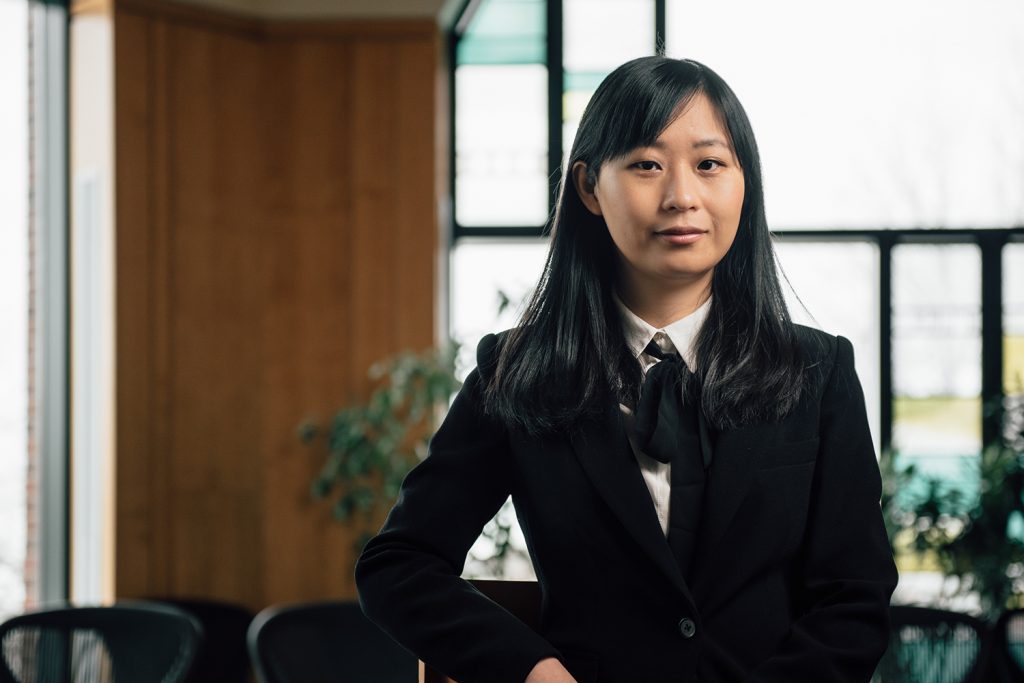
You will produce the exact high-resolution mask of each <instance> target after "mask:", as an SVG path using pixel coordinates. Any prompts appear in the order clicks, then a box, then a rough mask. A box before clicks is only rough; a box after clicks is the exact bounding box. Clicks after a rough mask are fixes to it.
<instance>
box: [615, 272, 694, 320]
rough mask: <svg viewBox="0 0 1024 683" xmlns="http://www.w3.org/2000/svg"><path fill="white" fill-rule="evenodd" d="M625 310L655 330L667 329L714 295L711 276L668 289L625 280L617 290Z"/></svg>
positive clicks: (661, 283) (653, 284) (662, 283)
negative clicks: (712, 293)
mask: <svg viewBox="0 0 1024 683" xmlns="http://www.w3.org/2000/svg"><path fill="white" fill-rule="evenodd" d="M616 291H617V293H618V295H619V298H620V299H622V303H624V304H625V305H626V308H628V309H629V310H631V311H633V313H635V314H636V315H637V317H639V318H641V319H642V320H644V321H645V322H646V323H648V324H649V325H651V326H653V327H659V328H661V327H666V326H668V325H670V324H672V323H674V322H675V321H677V320H681V319H682V318H685V317H686V316H688V315H690V314H691V313H693V312H694V311H696V310H697V309H698V308H700V307H701V305H702V304H703V303H704V302H705V301H707V300H708V298H709V297H710V296H711V274H710V273H709V274H708V275H707V276H706V277H704V278H702V279H700V280H696V281H692V282H685V283H679V284H678V285H676V286H671V287H666V286H665V283H664V282H657V283H654V282H637V281H630V280H628V279H625V278H624V279H623V280H622V281H620V283H619V285H618V287H617V290H616Z"/></svg>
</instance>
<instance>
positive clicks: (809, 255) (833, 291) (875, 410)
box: [776, 240, 881, 453]
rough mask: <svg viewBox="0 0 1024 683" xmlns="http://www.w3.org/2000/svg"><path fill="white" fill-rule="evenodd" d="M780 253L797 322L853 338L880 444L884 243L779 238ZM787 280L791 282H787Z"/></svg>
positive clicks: (873, 433) (873, 432) (873, 429)
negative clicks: (880, 250) (880, 312)
mask: <svg viewBox="0 0 1024 683" xmlns="http://www.w3.org/2000/svg"><path fill="white" fill-rule="evenodd" d="M776 253H777V254H778V257H779V262H780V266H781V267H782V272H783V274H784V276H785V279H784V280H783V284H782V287H783V290H784V291H785V294H786V304H787V305H788V306H789V312H790V314H791V315H792V317H793V320H794V321H796V322H798V323H802V324H804V325H809V326H810V327H816V328H818V329H821V330H824V331H826V332H828V333H830V334H840V335H842V336H844V337H846V338H847V339H849V340H850V341H851V343H852V344H853V349H854V360H855V362H856V366H857V376H858V377H859V378H860V383H861V386H863V387H864V399H865V402H866V403H867V410H868V421H869V423H870V426H871V436H872V439H873V440H874V443H875V449H876V453H877V449H878V446H879V437H878V435H879V429H878V428H879V420H880V412H881V408H880V406H881V404H880V402H879V391H880V388H879V370H878V368H879V366H878V364H879V336H878V259H879V257H878V246H877V245H876V244H875V243H873V242H805V241H797V240H779V241H778V242H776ZM786 280H788V281H789V285H791V286H787V284H786Z"/></svg>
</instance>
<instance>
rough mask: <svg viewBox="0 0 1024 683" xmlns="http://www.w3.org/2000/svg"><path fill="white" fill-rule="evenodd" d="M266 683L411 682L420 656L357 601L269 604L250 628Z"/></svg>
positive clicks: (254, 654)
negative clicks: (369, 616) (367, 614)
mask: <svg viewBox="0 0 1024 683" xmlns="http://www.w3.org/2000/svg"><path fill="white" fill-rule="evenodd" d="M249 654H250V656H251V658H252V661H253V665H254V666H255V668H256V674H257V676H258V677H259V679H260V680H261V681H263V683H346V682H348V681H353V682H359V681H373V682H374V683H409V681H415V680H416V677H417V660H416V658H415V657H414V656H413V655H412V654H410V653H409V652H408V651H407V650H405V649H404V648H402V647H401V646H400V645H398V644H397V643H395V641H393V640H392V639H391V638H390V637H389V636H388V635H387V634H385V633H384V632H383V631H381V630H380V629H379V628H377V626H376V625H375V624H374V623H373V622H371V621H370V620H369V619H367V618H366V617H365V616H363V612H362V610H361V609H360V608H359V603H357V602H341V601H338V602H317V603H310V604H305V605H292V606H282V607H270V608H267V609H265V610H263V611H262V612H260V613H259V614H257V615H256V618H255V619H254V620H253V622H252V625H251V626H250V627H249Z"/></svg>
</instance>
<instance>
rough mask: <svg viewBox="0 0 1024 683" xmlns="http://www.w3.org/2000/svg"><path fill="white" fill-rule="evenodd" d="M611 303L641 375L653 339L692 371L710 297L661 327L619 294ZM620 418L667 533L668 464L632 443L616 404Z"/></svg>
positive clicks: (629, 416) (626, 414)
mask: <svg viewBox="0 0 1024 683" xmlns="http://www.w3.org/2000/svg"><path fill="white" fill-rule="evenodd" d="M615 304H616V306H617V307H618V309H619V313H620V315H621V317H622V330H623V332H624V333H625V336H626V343H627V344H628V345H629V348H630V350H631V351H632V352H633V355H634V356H636V358H637V360H638V361H640V368H641V370H642V372H643V376H644V377H646V376H647V371H648V370H649V369H650V368H651V367H652V366H653V365H654V364H655V363H657V362H658V359H657V358H654V357H653V356H650V355H648V354H646V353H644V349H645V348H647V345H648V344H649V343H650V342H651V340H652V339H653V340H654V342H655V343H656V344H657V345H658V348H660V349H661V350H662V352H664V353H679V354H680V357H681V358H682V359H683V361H685V362H686V366H687V367H688V368H690V370H693V369H694V367H695V365H694V362H695V360H696V349H695V348H694V340H695V339H696V338H697V333H698V332H699V331H700V327H701V325H703V324H704V320H705V318H707V316H708V310H709V309H710V306H711V298H710V297H709V298H708V300H707V301H705V302H704V303H703V304H701V305H700V306H699V307H698V308H697V310H695V311H694V312H693V313H690V314H689V315H687V316H686V317H684V318H681V319H679V320H676V321H675V322H673V323H670V324H668V325H666V326H665V327H662V328H660V329H659V328H657V327H653V326H652V325H650V324H649V323H647V322H646V321H645V320H643V319H641V318H640V317H639V316H637V315H636V314H635V313H633V311H631V310H629V309H628V308H626V305H625V304H624V303H622V300H621V299H619V297H618V296H617V295H616V296H615ZM619 409H620V410H622V415H623V418H624V419H625V423H626V435H627V436H628V437H629V445H630V447H631V448H632V449H633V455H634V456H636V461H637V464H638V465H639V466H640V473H641V474H643V477H644V482H645V483H646V484H647V490H648V491H650V493H651V500H652V501H654V511H655V512H656V513H657V514H658V521H659V522H660V523H661V530H662V532H664V533H665V535H666V536H667V535H668V505H669V492H670V491H671V489H672V465H671V464H670V463H663V462H659V461H657V460H655V459H654V458H652V457H651V456H649V455H647V454H646V453H644V452H643V451H641V450H640V449H639V448H637V445H636V437H635V436H634V433H633V432H634V422H635V418H634V416H633V411H632V410H630V409H629V408H628V407H627V406H624V405H622V404H621V403H620V404H619Z"/></svg>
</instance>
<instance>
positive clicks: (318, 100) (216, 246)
mask: <svg viewBox="0 0 1024 683" xmlns="http://www.w3.org/2000/svg"><path fill="white" fill-rule="evenodd" d="M86 4H89V3H86ZM106 11H108V12H109V17H110V20H111V22H112V25H113V32H112V34H113V41H114V66H113V71H114V116H115V126H114V131H115V132H114V145H115V155H114V158H115V169H116V170H115V178H116V180H115V223H116V225H115V232H116V268H117V272H116V323H115V324H116V333H115V337H116V345H117V349H116V353H117V355H116V358H117V361H116V384H115V386H116V441H117V444H116V497H117V500H116V512H115V530H116V536H115V537H116V550H115V593H116V596H117V597H137V596H146V595H167V596H205V597H215V598H221V599H226V600H232V601H237V602H241V603H243V604H246V605H248V606H249V607H251V608H253V609H258V608H261V607H263V606H265V605H267V604H271V603H275V602H284V601H296V600H310V599H320V598H327V597H353V596H354V595H355V588H354V584H353V579H352V567H353V562H354V558H353V553H352V542H353V537H354V534H353V533H351V532H350V531H349V530H348V529H347V528H346V527H345V526H342V525H340V524H338V523H337V522H335V521H333V520H332V519H331V516H330V505H329V503H328V502H314V501H313V500H311V498H310V493H309V490H310V481H311V479H312V477H313V475H314V473H315V472H316V471H317V469H318V467H319V464H320V462H321V458H320V456H319V454H318V453H315V452H313V451H311V450H310V449H309V448H307V447H305V446H303V445H302V444H300V442H299V439H298V436H297V427H298V426H299V424H300V423H301V422H302V421H303V420H304V419H306V418H309V417H314V418H320V419H323V418H325V417H327V416H329V415H330V414H332V413H333V411H334V410H336V409H337V408H339V407H341V406H342V405H343V404H344V403H345V402H347V401H349V400H352V399H356V398H359V397H361V396H364V395H365V393H366V391H367V388H368V380H367V379H366V372H367V369H368V367H369V366H370V365H371V364H372V363H373V362H374V361H376V360H378V359H380V358H381V357H383V356H386V355H388V354H390V353H393V352H395V351H398V350H401V349H407V348H413V349H422V348H426V347H428V346H430V345H431V344H433V342H434V339H435V330H434V320H435V298H436V295H437V282H438V274H437V273H436V272H435V270H436V264H437V262H438V259H437V253H438V249H439V248H443V245H440V244H439V239H438V232H439V231H438V219H437V215H438V206H439V204H438V197H439V196H440V195H441V193H443V192H444V190H445V188H444V187H442V186H441V183H442V182H443V179H444V177H445V175H446V172H445V171H444V165H443V160H444V159H446V158H447V152H446V151H445V150H444V149H443V142H442V141H441V140H440V138H439V136H438V131H443V130H445V128H446V126H445V125H439V123H440V122H439V120H438V116H439V114H438V112H439V111H440V110H441V106H442V105H443V101H442V100H443V99H444V98H443V96H441V95H440V93H443V92H444V90H443V87H442V88H440V89H439V87H438V84H439V83H441V84H442V86H443V82H442V81H439V78H441V74H442V72H443V65H442V64H441V63H440V56H439V55H440V54H441V53H440V46H439V43H440V40H439V35H438V31H437V27H436V25H435V24H434V23H433V22H432V21H376V22H370V21H355V22H343V21H331V22H325V23H310V22H302V23H288V22H270V21H264V20H254V19H247V18H239V17H233V16H228V15H224V14H219V13H213V12H209V11H201V10H195V9H185V8H182V7H179V6H175V5H171V4H164V3H157V2H153V1H151V0H120V1H118V2H115V3H113V4H112V5H108V6H107V10H106ZM439 160H441V161H439Z"/></svg>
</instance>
